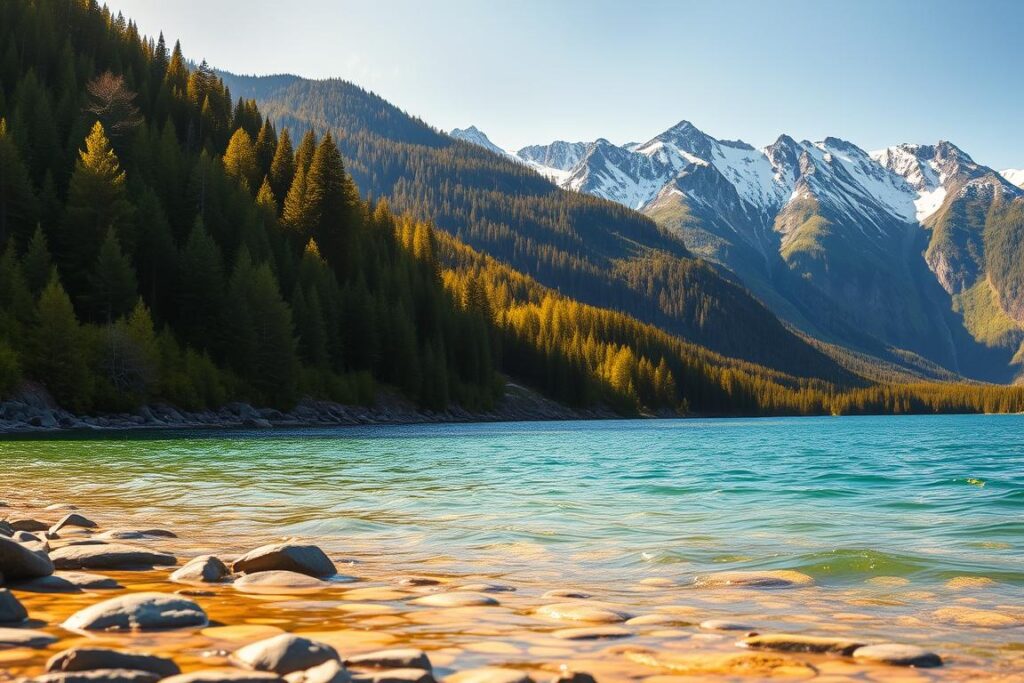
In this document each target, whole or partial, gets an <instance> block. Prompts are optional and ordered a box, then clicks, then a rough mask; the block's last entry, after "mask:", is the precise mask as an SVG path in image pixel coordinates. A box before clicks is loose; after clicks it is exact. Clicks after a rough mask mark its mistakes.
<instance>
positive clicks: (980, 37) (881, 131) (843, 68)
mask: <svg viewBox="0 0 1024 683" xmlns="http://www.w3.org/2000/svg"><path fill="white" fill-rule="evenodd" d="M110 5H111V7H112V8H113V9H114V10H122V11H124V12H125V14H126V15H128V16H129V17H131V18H134V19H135V20H136V21H137V23H138V24H139V27H140V29H141V30H142V31H143V32H144V33H147V34H156V33H157V32H158V31H161V30H162V31H164V33H165V35H166V36H167V38H168V40H169V41H173V40H174V39H180V40H181V42H182V47H183V48H184V50H185V54H186V56H188V57H190V58H193V59H196V60H199V59H202V58H206V59H207V60H208V61H209V62H210V63H211V64H213V65H214V66H217V67H219V68H224V69H227V70H230V71H235V72H239V73H257V74H268V73H283V72H288V73H296V74H299V75H302V76H308V77H311V78H324V77H329V76H338V77H341V78H345V79H348V80H351V81H354V82H356V83H358V84H359V85H361V86H363V87H366V88H368V89H370V90H373V91H375V92H377V93H378V94H380V95H382V96H384V97H385V98H387V99H388V100H390V101H391V102H393V103H395V104H397V105H398V106H400V107H402V108H403V109H405V110H407V111H409V112H411V113H413V114H416V115H418V116H420V117H422V118H423V119H425V120H426V121H427V122H428V123H431V124H433V125H435V126H437V127H440V128H444V129H449V128H452V127H455V126H460V127H462V126H466V125H469V124H476V125H477V126H478V127H480V128H481V129H482V130H484V131H485V132H486V133H488V135H490V137H491V138H492V139H493V140H494V141H495V142H496V143H498V144H499V145H502V146H504V147H507V148H512V149H515V148H518V147H521V146H523V145H526V144H531V143H543V142H550V141H551V140H553V139H569V140H592V139H594V138H596V137H602V136H603V137H606V138H608V139H610V140H612V141H613V142H619V143H623V142H628V141H632V140H644V139H647V138H649V137H651V136H653V135H655V134H657V133H658V132H660V131H661V130H664V129H665V128H667V127H668V126H670V125H672V124H674V123H675V122H677V121H679V120H680V119H684V118H685V119H689V120H691V121H693V123H694V124H695V125H697V126H698V127H700V128H702V129H703V130H705V131H707V132H708V133H711V134H712V135H715V136H717V137H726V138H742V139H744V140H746V141H747V142H750V143H751V144H754V145H757V146H760V145H763V144H767V143H769V142H771V141H772V140H774V139H775V137H777V136H778V134H779V133H782V132H786V133H789V134H790V135H792V136H793V137H796V138H798V139H803V138H809V139H812V140H817V139H820V138H823V137H825V136H826V135H835V136H838V137H843V138H846V139H849V140H851V141H853V142H855V143H857V144H859V145H860V146H862V147H865V148H867V149H875V148H878V147H883V146H886V145H890V144H895V143H898V142H904V141H906V142H934V141H936V140H938V139H940V138H941V139H948V140H952V141H953V142H955V143H957V144H959V145H960V146H961V147H963V148H964V149H965V150H966V151H967V152H968V153H970V154H971V155H973V156H974V157H975V159H976V160H977V161H979V162H981V163H985V164H987V165H990V166H993V167H996V168H1003V167H1017V168H1020V167H1024V130H1022V126H1024V116H1022V112H1024V69H1022V67H1024V54H1022V53H1024V45H1022V35H1024V34H1022V31H1024V1H1018V0H970V1H966V0H965V1H963V2H958V1H954V0H948V1H946V0H932V1H927V0H848V1H840V0H799V1H798V0H778V1H774V2H773V1H769V0H704V1H702V2H696V1H684V0H678V1H674V2H673V1H667V0H666V1H647V2H644V1H635V2H611V1H605V0H572V1H570V0H493V1H492V0H487V1H484V0H476V1H470V0H437V1H436V2H428V1H426V0H374V1H373V2H370V1H368V0H361V1H358V2H355V1H352V0H289V1H288V2H281V1H280V0H274V1H273V2H269V1H266V0H201V1H197V0H173V1H168V0H111V2H110Z"/></svg>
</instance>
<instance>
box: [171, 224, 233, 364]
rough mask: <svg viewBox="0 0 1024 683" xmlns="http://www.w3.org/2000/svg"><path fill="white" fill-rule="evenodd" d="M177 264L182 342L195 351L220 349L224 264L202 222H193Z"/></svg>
mask: <svg viewBox="0 0 1024 683" xmlns="http://www.w3.org/2000/svg"><path fill="white" fill-rule="evenodd" d="M178 263H179V268H178V282H179V285H178V302H177V304H178V305H177V310H178V330H179V331H180V334H181V339H182V341H183V342H184V343H185V344H186V345H188V346H191V347H192V348H194V349H196V350H198V351H205V350H211V349H214V348H219V346H220V335H219V332H220V330H221V327H222V317H221V316H222V315H223V313H224V306H223V301H224V293H225V287H226V280H225V277H224V261H223V257H222V255H221V251H220V248H219V247H218V246H217V243H216V242H214V241H213V238H211V237H210V235H209V234H208V233H207V232H206V229H205V228H204V226H203V222H202V220H201V219H196V222H195V226H194V227H193V228H192V233H191V234H190V235H189V238H188V242H187V243H186V244H185V248H184V249H183V250H182V252H181V256H180V257H179V258H178Z"/></svg>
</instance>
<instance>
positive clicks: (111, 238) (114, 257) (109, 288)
mask: <svg viewBox="0 0 1024 683" xmlns="http://www.w3.org/2000/svg"><path fill="white" fill-rule="evenodd" d="M91 284H92V291H91V292H90V295H89V298H90V300H91V302H92V311H93V317H94V319H95V320H99V321H102V322H106V323H108V324H109V323H112V322H114V321H115V320H117V319H118V318H120V317H121V316H124V315H127V314H128V313H129V312H130V311H131V310H132V308H133V307H134V306H135V304H136V302H137V301H138V298H139V294H138V282H137V281H136V280H135V270H134V269H133V268H132V263H131V261H130V260H129V259H128V257H127V256H125V255H124V253H123V252H122V251H121V244H120V242H118V240H117V233H115V232H114V230H113V229H111V230H110V231H109V232H108V233H107V238H106V239H105V240H104V241H103V246H101V247H100V253H99V256H98V257H97V258H96V265H95V267H94V269H93V273H92V278H91Z"/></svg>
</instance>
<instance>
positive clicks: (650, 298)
mask: <svg viewBox="0 0 1024 683" xmlns="http://www.w3.org/2000/svg"><path fill="white" fill-rule="evenodd" d="M222 77H223V78H224V81H225V83H226V84H227V85H228V86H229V87H230V88H231V91H232V93H234V94H235V95H241V96H243V97H246V98H248V97H252V98H254V99H256V100H257V101H258V102H259V103H260V106H261V108H262V109H263V110H264V111H266V112H267V114H268V115H269V116H271V117H273V118H274V119H275V120H276V121H278V122H279V123H280V124H281V125H287V126H289V127H291V128H294V129H298V130H302V129H306V128H315V129H318V130H330V131H333V132H334V133H336V135H337V137H338V141H339V145H340V146H341V148H342V152H343V154H344V155H345V158H346V162H347V165H348V166H347V167H348V170H349V171H350V172H351V173H352V175H353V177H354V179H355V181H356V183H357V185H358V186H359V187H360V189H362V190H363V191H364V192H366V193H368V194H370V195H372V196H374V197H386V198H387V199H388V200H389V201H390V202H391V203H392V204H393V205H394V206H395V207H396V208H398V209H401V210H407V211H412V212H414V213H415V214H416V215H417V216H419V217H422V218H429V219H431V220H433V221H434V222H435V224H436V225H437V226H438V227H440V228H442V229H444V230H446V231H448V232H449V233H451V234H453V235H455V236H457V237H458V238H459V239H461V240H463V241H465V242H466V243H467V244H469V245H470V246H472V247H474V248H476V249H478V250H480V251H483V252H485V253H487V254H490V255H492V256H494V257H496V258H498V259H500V260H502V261H505V262H506V263H508V264H510V265H511V266H513V267H514V268H516V269H518V270H521V271H522V272H524V273H527V274H529V275H531V276H533V277H535V278H536V279H537V280H538V281H540V282H541V283H543V284H544V285H546V286H549V287H553V288H556V289H558V290H559V291H562V292H564V293H566V294H568V295H570V296H572V297H574V298H576V299H579V300H581V301H584V302H587V303H590V304H594V305H599V306H605V307H611V308H615V309H618V310H622V311H626V312H629V313H631V314H633V315H635V316H637V317H639V318H640V319H642V320H645V321H647V322H651V323H654V324H657V325H659V326H660V327H662V328H663V329H666V330H668V331H670V332H672V333H676V334H681V335H683V336H684V337H686V338H687V339H690V340H692V341H694V342H697V343H700V344H704V345H706V346H708V347H710V348H712V349H714V350H716V351H719V352H721V353H724V354H726V355H730V356H735V357H739V358H744V359H746V360H750V361H754V362H758V363H762V364H766V365H769V366H771V367H775V368H778V369H782V370H785V371H788V372H793V373H796V374H800V375H802V376H817V377H827V378H845V379H847V380H849V379H851V378H852V376H851V375H850V373H849V372H848V371H846V370H844V369H843V368H842V367H841V366H840V365H839V364H837V363H836V362H835V361H834V360H832V359H831V358H829V357H828V356H827V355H826V354H824V353H822V352H821V351H820V350H818V349H817V348H814V347H813V346H812V345H811V344H809V343H808V342H807V341H806V340H804V339H802V338H801V337H799V336H798V335H795V334H794V333H792V332H791V331H790V330H788V329H787V328H786V327H785V326H783V325H782V324H781V323H780V322H779V321H778V320H777V319H776V318H775V317H774V315H772V314H771V313H770V312H769V311H768V310H767V309H766V308H764V306H763V305H761V304H760V303H759V302H757V301H756V300H754V299H752V298H751V297H750V295H749V294H748V293H746V292H745V291H744V290H743V288H742V287H741V286H738V285H737V284H736V283H735V282H732V281H730V280H728V279H725V278H722V277H721V276H720V275H719V274H718V273H717V272H716V271H715V270H714V269H713V268H709V267H707V266H704V265H701V264H699V263H696V262H694V261H693V259H692V255H691V254H690V252H689V251H688V250H687V248H686V247H685V246H684V245H683V243H682V242H681V241H680V240H679V239H678V238H677V237H676V236H673V235H671V234H669V233H667V232H665V231H663V230H662V229H660V228H659V227H658V226H657V225H655V223H654V222H653V221H651V220H649V219H648V218H646V217H644V216H642V215H640V214H638V213H635V212H633V211H630V210H627V209H624V208H622V207H620V206H618V205H617V204H614V203H611V202H608V201H605V200H603V199H598V198H594V197H590V196H588V195H585V194H578V193H575V192H566V191H564V190H561V189H559V188H558V187H556V186H555V185H553V184H552V183H551V182H549V181H548V180H547V179H545V178H544V177H542V176H541V175H539V174H537V173H536V172H534V171H533V170H532V169H531V168H530V167H529V165H528V164H524V163H521V162H518V161H515V160H513V159H510V158H508V157H507V156H505V155H502V154H497V153H494V152H493V151H490V150H487V149H484V148H482V147H479V146H477V145H474V144H467V143H465V142H462V141H456V140H454V139H452V138H451V137H449V136H447V135H444V134H442V133H439V132H438V131H436V130H434V129H432V128H430V127H429V126H427V125H426V124H424V123H423V122H422V121H420V120H418V119H415V118H413V117H410V116H408V115H406V114H405V113H403V112H401V111H400V110H398V109H397V108H396V107H394V106H392V105H390V104H389V103H387V102H386V101H385V100H383V99H382V98H380V97H378V96H376V95H373V94H372V93H368V92H366V91H365V90H362V89H361V88H358V87H356V86H354V85H352V84H350V83H346V82H345V81H341V80H326V81H309V80H305V79H301V78H298V77H294V76H272V77H245V76H235V75H231V74H226V73H225V74H222ZM566 152H567V153H570V154H571V150H568V149H567V150H566ZM555 156H557V154H556V153H555V152H552V153H551V157H550V158H554V157H555ZM660 255H665V256H667V257H669V260H667V261H666V260H663V259H661V258H660ZM672 259H681V260H684V261H687V263H688V264H689V265H687V266H686V268H685V271H686V272H685V273H683V272H680V271H678V270H666V271H664V272H661V273H659V274H657V277H656V278H655V279H654V281H653V282H640V281H639V280H638V279H637V278H633V277H629V276H628V275H627V274H626V272H627V271H628V270H629V266H630V264H634V263H646V264H651V265H654V266H657V267H662V264H664V263H670V262H672V261H671V260H672ZM620 264H622V265H623V266H624V267H625V270H623V267H620ZM670 280H671V281H672V285H671V287H670V286H669V285H668V284H667V283H668V282H669V281H670ZM684 285H685V286H684ZM669 289H672V290H673V291H675V292H677V293H678V294H679V295H680V296H685V297H688V298H689V299H688V301H686V302H678V301H672V300H670V298H669V297H668V296H667V295H666V292H667V291H669ZM736 301H742V302H743V310H744V311H745V317H743V318H741V317H740V316H739V315H734V314H733V313H732V312H731V310H730V307H731V306H732V305H733V304H731V303H725V302H736Z"/></svg>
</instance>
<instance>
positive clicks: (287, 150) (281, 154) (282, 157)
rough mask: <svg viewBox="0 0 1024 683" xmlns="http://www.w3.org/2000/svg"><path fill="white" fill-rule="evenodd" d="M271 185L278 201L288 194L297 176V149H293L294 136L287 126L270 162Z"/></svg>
mask: <svg viewBox="0 0 1024 683" xmlns="http://www.w3.org/2000/svg"><path fill="white" fill-rule="evenodd" d="M269 175H270V187H271V188H272V189H273V190H274V196H275V197H277V199H278V201H280V200H283V199H284V198H285V196H286V195H287V194H288V189H289V188H290V187H291V186H292V180H293V179H294V178H295V151H294V150H293V149H292V137H291V135H290V134H289V133H288V129H287V128H285V129H284V130H283V131H281V137H280V138H278V141H277V147H276V148H275V149H274V158H273V159H272V160H271V162H270V174H269Z"/></svg>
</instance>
